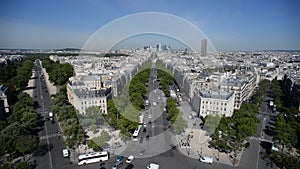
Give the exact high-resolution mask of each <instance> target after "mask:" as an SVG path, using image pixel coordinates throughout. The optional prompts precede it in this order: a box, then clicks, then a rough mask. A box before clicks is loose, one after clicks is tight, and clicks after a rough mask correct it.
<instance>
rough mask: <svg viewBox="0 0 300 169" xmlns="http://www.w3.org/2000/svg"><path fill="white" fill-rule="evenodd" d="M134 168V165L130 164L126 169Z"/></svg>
mask: <svg viewBox="0 0 300 169" xmlns="http://www.w3.org/2000/svg"><path fill="white" fill-rule="evenodd" d="M133 167H134V165H133V164H128V165H127V167H126V168H125V169H132V168H133Z"/></svg>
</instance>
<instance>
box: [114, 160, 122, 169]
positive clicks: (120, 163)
mask: <svg viewBox="0 0 300 169" xmlns="http://www.w3.org/2000/svg"><path fill="white" fill-rule="evenodd" d="M122 166H123V161H118V162H116V163H115V164H114V165H113V166H112V168H111V169H118V168H120V167H122Z"/></svg>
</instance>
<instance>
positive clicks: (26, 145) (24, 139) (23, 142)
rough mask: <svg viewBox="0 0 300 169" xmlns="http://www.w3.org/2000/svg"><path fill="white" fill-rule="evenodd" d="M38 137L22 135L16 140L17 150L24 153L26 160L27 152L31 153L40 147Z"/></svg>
mask: <svg viewBox="0 0 300 169" xmlns="http://www.w3.org/2000/svg"><path fill="white" fill-rule="evenodd" d="M38 144H39V141H38V137H36V136H32V135H20V136H18V137H17V140H16V150H17V151H19V152H20V153H21V154H23V161H25V156H24V155H25V153H31V152H33V151H34V150H35V149H36V148H37V147H38Z"/></svg>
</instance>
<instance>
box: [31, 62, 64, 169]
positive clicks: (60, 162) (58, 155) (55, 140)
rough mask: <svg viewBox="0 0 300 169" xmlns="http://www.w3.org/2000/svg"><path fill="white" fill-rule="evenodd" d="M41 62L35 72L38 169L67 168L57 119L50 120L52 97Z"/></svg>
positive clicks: (34, 91)
mask: <svg viewBox="0 0 300 169" xmlns="http://www.w3.org/2000/svg"><path fill="white" fill-rule="evenodd" d="M41 71H42V70H41V67H40V64H39V62H37V64H36V70H35V75H34V76H35V77H36V78H35V81H34V85H35V88H34V90H33V96H34V102H35V110H36V112H37V114H38V117H39V119H38V124H39V126H38V130H39V132H38V136H39V138H40V144H39V147H38V150H37V152H36V153H35V155H34V159H35V160H36V162H37V166H36V168H37V169H56V168H65V167H67V166H69V165H70V161H69V159H66V158H63V156H62V149H63V148H64V143H63V139H62V137H61V136H60V134H58V133H57V132H60V130H59V125H58V122H57V119H56V117H54V119H53V122H51V121H50V120H49V112H50V95H49V92H48V89H47V86H46V83H45V79H44V76H43V74H42V73H41Z"/></svg>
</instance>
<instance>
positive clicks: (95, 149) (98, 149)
mask: <svg viewBox="0 0 300 169" xmlns="http://www.w3.org/2000/svg"><path fill="white" fill-rule="evenodd" d="M93 150H94V151H103V148H102V147H97V148H93Z"/></svg>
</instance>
